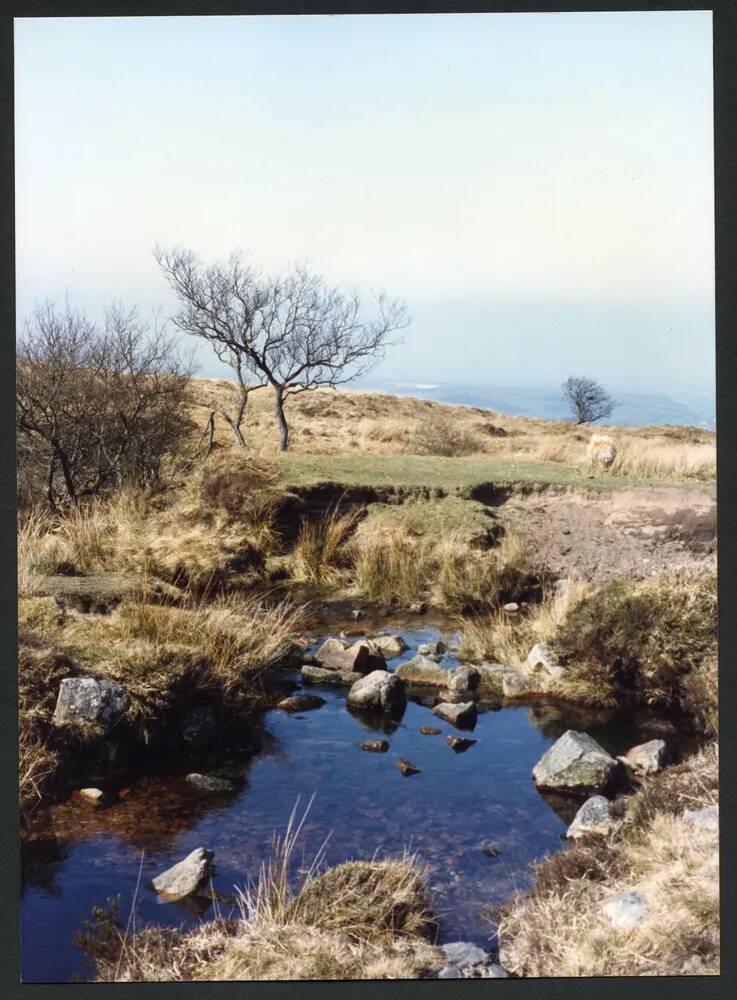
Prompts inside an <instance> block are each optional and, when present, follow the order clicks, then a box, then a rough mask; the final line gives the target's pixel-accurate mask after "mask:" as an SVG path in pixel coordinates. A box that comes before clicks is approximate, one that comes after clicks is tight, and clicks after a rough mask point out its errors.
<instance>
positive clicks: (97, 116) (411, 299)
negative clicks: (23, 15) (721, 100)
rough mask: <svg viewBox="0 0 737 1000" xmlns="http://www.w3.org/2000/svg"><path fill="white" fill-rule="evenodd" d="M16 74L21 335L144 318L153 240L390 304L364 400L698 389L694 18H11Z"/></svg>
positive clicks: (704, 16)
mask: <svg viewBox="0 0 737 1000" xmlns="http://www.w3.org/2000/svg"><path fill="white" fill-rule="evenodd" d="M15 58H16V83H15V92H16V96H15V102H16V105H15V106H16V113H15V141H16V234H17V236H16V238H17V246H16V266H17V310H18V317H19V322H21V321H22V320H23V319H24V317H26V316H27V315H28V314H29V313H30V311H31V310H32V308H33V306H34V303H36V302H41V301H45V300H52V301H57V302H60V303H63V301H64V299H65V297H67V298H68V299H69V301H70V302H71V303H72V304H73V305H76V306H79V307H82V308H84V309H85V310H86V311H87V312H88V314H89V315H90V316H93V317H97V316H100V315H101V314H102V310H103V309H104V306H105V304H106V303H109V302H110V301H111V300H113V299H116V300H120V301H123V302H125V303H127V304H137V305H138V307H139V310H140V312H141V314H142V315H143V316H144V317H149V316H151V315H153V313H154V312H155V311H160V312H161V313H162V314H163V315H167V314H168V313H169V312H170V311H172V309H173V307H174V302H173V300H172V298H171V295H170V293H169V291H168V289H167V287H166V285H165V282H164V280H163V278H162V276H161V274H160V273H159V271H158V268H157V265H156V263H155V261H154V258H153V248H154V246H155V245H157V244H158V245H161V246H163V247H173V246H184V247H188V248H190V249H193V250H195V251H196V252H197V253H198V254H200V255H201V256H202V257H203V258H204V259H205V260H215V259H220V258H223V257H226V256H227V255H228V254H229V253H230V252H231V251H232V250H233V249H236V248H241V249H243V250H244V251H246V252H247V253H248V254H249V255H250V257H251V260H252V261H253V262H254V263H256V264H258V265H259V266H261V267H263V268H264V269H265V270H266V271H268V272H272V271H282V270H283V269H284V268H285V267H287V266H289V265H290V264H292V263H294V262H306V263H307V264H308V266H309V267H310V268H312V269H314V270H316V271H319V272H321V273H323V274H324V275H325V277H326V279H327V280H328V281H329V282H330V283H333V284H339V285H345V286H346V287H350V288H353V287H357V288H358V289H359V291H360V292H361V294H362V295H363V296H364V298H365V300H366V301H367V303H369V304H370V302H371V300H372V295H373V293H374V292H376V291H381V290H384V291H386V292H387V293H388V294H389V295H391V296H397V297H400V298H402V299H404V300H405V301H406V302H407V305H408V308H409V311H410V313H411V315H412V323H411V326H410V327H409V328H408V329H407V330H406V331H405V332H404V334H403V342H402V343H401V344H398V345H395V346H394V347H392V348H391V349H390V350H389V351H388V352H387V356H386V359H385V360H384V361H383V362H382V364H381V366H380V368H378V369H377V371H376V373H375V375H376V377H377V378H379V377H385V378H397V379H399V378H401V379H407V378H409V379H412V380H417V381H422V380H430V381H436V380H440V379H445V380H453V381H464V380H466V381H483V382H487V383H504V382H513V383H514V384H521V383H526V382H529V383H541V382H551V383H553V382H556V381H560V380H561V379H562V378H563V377H565V376H567V375H569V374H587V375H590V376H592V377H594V378H598V379H600V380H602V381H603V382H604V383H605V384H607V385H609V384H611V385H614V386H624V387H625V388H632V389H637V388H649V387H659V386H660V387H664V388H667V387H672V386H676V385H693V386H696V385H698V386H702V385H703V386H709V385H711V384H712V383H713V380H714V249H713V208H714V206H713V133H712V69H711V66H712V52H711V14H710V13H709V12H703V11H688V12H675V11H668V12H647V13H646V12H640V13H588V14H576V13H569V14H565V13H562V14H553V13H550V14H479V15H477V14H467V15H464V14H437V15H433V14H430V15H384V16H332V17H330V16H292V17H286V16H269V17H245V16H243V17H192V18H189V17H171V18H163V17H138V18H46V19H42V18H38V19H18V20H16V22H15ZM198 359H199V361H200V364H201V372H200V373H201V374H203V375H210V376H215V375H221V374H222V375H227V371H226V370H224V369H223V368H222V366H220V364H219V362H217V360H216V359H215V358H214V357H213V356H212V355H211V353H210V351H209V348H207V347H205V348H204V349H203V350H202V351H201V352H199V354H198Z"/></svg>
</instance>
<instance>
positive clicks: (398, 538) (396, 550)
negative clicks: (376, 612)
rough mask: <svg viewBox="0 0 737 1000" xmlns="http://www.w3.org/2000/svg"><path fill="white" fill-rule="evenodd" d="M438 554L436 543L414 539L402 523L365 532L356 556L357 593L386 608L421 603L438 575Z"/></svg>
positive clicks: (423, 538)
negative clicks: (435, 575)
mask: <svg viewBox="0 0 737 1000" xmlns="http://www.w3.org/2000/svg"><path fill="white" fill-rule="evenodd" d="M435 550H436V544H435V542H434V540H432V539H429V538H425V537H414V536H412V535H411V534H410V533H409V532H408V531H407V530H405V527H404V525H403V524H402V523H401V522H400V523H398V524H394V525H389V526H386V527H380V526H374V527H373V528H372V529H371V530H367V531H365V532H362V533H361V535H360V538H358V539H356V544H355V548H354V552H353V580H354V587H355V591H356V593H357V594H360V595H361V596H362V597H365V598H367V599H368V600H370V601H376V602H377V603H385V604H391V603H398V604H402V605H408V604H412V603H413V602H414V601H418V600H420V599H421V598H423V597H424V596H425V595H426V593H427V589H428V586H429V584H430V582H431V581H432V579H433V576H434V573H435V569H436V566H437V557H436V551H435Z"/></svg>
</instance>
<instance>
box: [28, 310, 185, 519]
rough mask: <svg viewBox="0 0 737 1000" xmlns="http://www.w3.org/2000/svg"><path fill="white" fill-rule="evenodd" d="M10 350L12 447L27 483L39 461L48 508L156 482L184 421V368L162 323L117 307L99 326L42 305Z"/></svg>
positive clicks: (178, 439) (70, 312)
mask: <svg viewBox="0 0 737 1000" xmlns="http://www.w3.org/2000/svg"><path fill="white" fill-rule="evenodd" d="M17 359H18V360H17V374H16V418H17V429H18V437H19V443H20V445H21V447H20V449H19V451H20V452H21V454H22V455H23V456H24V461H27V462H28V463H30V464H31V465H32V466H33V469H32V470H29V475H28V477H27V478H28V481H29V482H31V481H32V480H34V478H35V480H36V481H37V479H38V475H39V467H40V466H41V465H42V466H43V468H44V470H45V471H44V481H45V494H46V499H47V501H48V503H49V505H50V506H51V507H52V508H54V509H57V508H58V507H59V506H60V505H62V504H68V505H72V506H74V505H76V504H77V503H79V501H80V500H82V499H83V498H85V497H90V496H96V495H98V494H100V493H102V492H104V491H105V490H108V489H111V488H114V487H117V486H120V485H121V484H122V483H124V482H134V483H136V484H138V485H140V486H151V485H154V484H155V483H157V482H160V481H161V478H162V470H163V464H164V463H165V462H166V460H167V459H168V458H170V457H171V456H172V455H173V454H174V453H175V451H176V449H177V447H178V445H179V444H180V443H181V441H182V439H183V438H184V436H185V435H186V434H187V433H188V432H189V429H190V426H191V425H190V422H189V420H188V418H187V413H186V394H187V389H188V384H189V377H190V374H191V370H190V368H189V366H188V365H187V364H186V362H185V361H183V359H182V358H181V357H180V356H179V354H178V352H177V350H176V346H175V344H174V341H173V340H172V339H170V338H169V337H167V336H166V335H165V334H164V333H163V331H161V330H159V329H158V328H157V327H154V329H153V330H149V329H148V328H147V327H144V326H143V325H141V324H140V323H139V321H138V319H137V317H136V313H135V310H129V311H126V310H125V309H123V308H122V307H121V306H113V307H112V308H111V309H110V310H109V311H108V312H107V314H106V319H105V327H104V329H102V330H101V329H99V328H98V327H97V326H95V324H94V323H92V322H91V321H90V320H88V319H87V318H86V317H85V316H84V315H83V314H82V313H79V312H76V311H74V310H73V309H71V308H70V307H69V306H68V305H67V307H66V308H65V310H64V312H63V313H62V312H58V311H57V310H56V308H55V307H54V306H53V305H46V306H43V307H37V308H36V310H35V311H34V313H33V315H32V317H31V319H30V320H29V321H28V322H27V323H26V325H25V329H24V331H23V334H22V335H21V337H20V338H19V343H18V351H17Z"/></svg>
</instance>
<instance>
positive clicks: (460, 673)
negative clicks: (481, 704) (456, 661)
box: [447, 666, 481, 691]
mask: <svg viewBox="0 0 737 1000" xmlns="http://www.w3.org/2000/svg"><path fill="white" fill-rule="evenodd" d="M480 679H481V675H480V674H479V672H478V670H477V669H476V668H475V667H468V666H461V667H452V668H451V669H450V670H449V671H448V676H447V685H448V690H449V691H474V690H475V689H476V688H477V687H478V685H479V681H480Z"/></svg>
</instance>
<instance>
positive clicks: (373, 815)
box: [22, 627, 653, 982]
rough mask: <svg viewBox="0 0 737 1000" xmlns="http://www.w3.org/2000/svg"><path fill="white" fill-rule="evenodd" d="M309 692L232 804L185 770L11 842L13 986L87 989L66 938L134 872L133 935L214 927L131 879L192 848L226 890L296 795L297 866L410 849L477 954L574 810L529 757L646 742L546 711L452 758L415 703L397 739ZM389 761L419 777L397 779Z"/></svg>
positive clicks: (233, 767)
mask: <svg viewBox="0 0 737 1000" xmlns="http://www.w3.org/2000/svg"><path fill="white" fill-rule="evenodd" d="M401 631H402V634H403V635H404V636H405V638H406V640H407V641H408V642H409V643H410V644H411V646H412V648H411V649H410V650H409V651H408V652H407V653H406V654H405V655H404V657H403V658H404V659H406V658H410V657H411V656H413V655H414V652H415V649H416V645H417V644H418V643H419V642H423V641H426V640H427V639H428V638H435V637H436V636H437V635H438V631H437V629H434V628H432V627H426V628H423V629H420V630H417V629H415V630H409V629H407V628H404V629H402V630H401ZM397 662H399V661H397V660H394V661H392V662H391V664H390V666H394V665H396V664H397ZM453 663H454V661H453V660H452V658H447V659H446V660H445V661H444V664H445V665H448V666H452V665H453ZM310 690H314V691H315V692H316V693H319V694H321V695H322V696H323V697H324V698H325V699H326V704H325V705H324V706H323V707H322V708H320V709H318V710H314V711H310V712H305V713H303V714H300V715H296V716H295V715H291V716H290V715H287V714H285V713H283V712H280V711H275V712H272V713H271V714H270V716H269V717H268V721H267V726H268V729H269V731H270V733H271V734H272V737H273V741H272V742H271V744H270V748H269V749H267V750H266V751H264V752H263V753H261V754H260V755H258V756H257V757H256V758H253V759H244V760H241V761H238V760H231V761H230V762H229V770H228V773H229V775H230V776H231V777H236V778H237V782H238V789H239V790H238V791H237V793H235V794H233V795H230V796H226V797H225V798H223V797H217V798H212V797H203V796H201V795H198V794H197V793H194V792H193V791H191V790H190V789H189V786H187V785H186V783H185V782H184V774H185V773H187V771H191V770H193V767H192V764H191V762H190V763H189V764H188V766H187V768H186V771H185V772H183V773H182V774H181V775H176V774H175V775H168V776H159V777H147V778H146V777H144V778H141V779H139V780H138V781H137V782H136V783H135V784H133V786H132V788H131V791H130V793H129V794H128V795H127V797H126V798H125V799H124V800H123V801H121V802H120V803H118V804H116V805H114V806H112V807H111V808H109V809H107V810H105V811H102V812H95V811H93V810H91V809H89V808H86V807H84V806H82V805H80V804H77V803H74V802H70V803H67V804H64V805H61V806H57V807H55V808H54V809H53V810H52V811H51V813H50V816H49V817H48V822H46V823H45V824H44V826H43V827H42V828H41V829H40V830H39V831H37V832H36V833H35V834H34V838H33V839H30V840H28V841H27V842H26V843H25V844H24V846H23V865H22V879H23V899H22V967H23V977H24V980H25V981H27V982H29V981H35V982H39V981H46V982H49V981H51V982H68V981H69V980H70V979H72V978H74V977H80V978H82V979H84V978H88V977H89V976H90V969H89V968H88V967H87V965H86V963H85V959H84V956H83V953H82V951H81V949H80V948H79V947H78V946H77V945H76V944H75V942H74V938H75V934H76V932H77V931H78V930H79V929H80V927H81V925H82V923H83V921H85V920H86V919H88V918H89V916H90V913H91V910H92V907H93V906H99V905H105V903H106V901H107V900H108V898H109V897H111V896H117V895H119V896H120V899H121V907H120V908H121V913H122V915H123V917H124V919H127V916H128V913H129V911H130V909H131V904H132V901H133V898H134V895H135V892H136V884H137V882H138V881H139V872H140V888H139V891H138V895H137V905H136V915H137V916H136V919H137V921H138V924H139V925H140V924H142V923H147V922H157V923H164V924H172V925H181V924H191V923H193V922H195V921H197V920H198V919H199V918H200V917H205V918H208V917H209V916H212V910H211V909H206V908H205V909H203V906H202V905H200V906H199V907H198V904H194V903H189V904H185V905H183V904H173V903H166V904H164V903H159V902H158V901H157V897H156V896H155V894H154V893H153V891H151V890H149V889H147V888H145V883H146V882H147V881H148V880H149V879H151V878H152V877H153V876H154V875H156V874H158V873H159V872H161V871H163V870H164V869H165V868H168V867H169V866H170V865H171V864H173V863H174V862H176V861H178V860H181V858H182V857H184V856H185V855H186V854H187V853H188V852H189V851H191V850H193V849H194V848H196V847H199V846H202V847H206V848H210V849H211V850H213V851H214V852H215V863H216V873H215V876H214V878H213V885H214V888H215V889H216V890H217V891H218V892H220V893H224V894H231V895H232V893H233V888H234V886H237V885H243V884H244V882H245V881H246V880H247V879H248V878H249V877H252V878H255V877H256V876H257V874H258V868H259V865H260V863H261V862H262V861H264V860H266V859H268V857H269V855H270V850H271V839H272V835H273V833H274V831H275V830H276V831H277V832H278V833H279V832H282V831H283V830H284V828H285V826H286V823H287V820H288V818H289V815H290V813H291V812H292V809H293V808H294V806H295V802H296V801H297V799H298V797H299V798H300V803H301V807H304V806H305V805H306V804H307V801H308V800H309V799H310V798H311V797H312V796H313V795H314V800H313V802H312V806H311V808H310V811H309V814H308V816H307V820H306V822H305V825H304V831H303V836H302V851H303V862H304V863H305V864H307V863H309V861H311V859H312V858H313V857H314V855H315V853H316V851H317V850H318V848H319V847H320V845H321V844H323V842H324V841H325V838H326V837H328V838H329V839H328V841H327V845H326V850H325V859H326V861H327V863H328V864H335V863H337V862H340V861H343V860H346V859H348V858H372V857H373V856H374V855H376V856H378V857H382V856H386V855H396V854H397V853H401V852H402V851H403V850H404V849H405V848H408V849H410V850H412V851H414V852H417V854H418V855H419V857H420V859H421V860H422V861H423V862H424V863H425V864H426V866H427V869H428V872H429V886H430V890H431V893H432V900H433V903H434V905H435V907H436V909H437V910H438V911H439V913H440V916H441V939H442V940H444V941H449V940H450V941H452V940H457V939H464V940H472V941H475V942H477V943H479V944H481V945H486V946H487V947H488V946H489V944H490V940H491V926H490V924H489V922H488V920H487V919H485V918H484V915H483V911H484V910H486V909H488V908H490V907H495V906H498V905H499V904H501V903H503V902H505V901H506V900H507V899H509V898H510V896H511V895H512V894H513V893H514V892H515V891H516V890H521V889H524V888H525V887H527V886H528V885H529V884H530V863H531V862H532V861H533V860H535V859H538V858H540V857H542V856H543V855H545V854H548V853H551V852H553V851H556V850H559V849H560V848H561V847H562V846H563V840H562V835H563V834H564V831H565V829H566V825H567V821H568V820H570V818H571V816H572V814H573V812H575V804H573V803H571V802H566V801H565V800H564V801H562V802H556V801H553V800H547V799H545V798H544V797H543V796H542V795H540V794H539V793H538V792H537V791H536V790H535V787H534V785H533V783H532V778H531V771H532V768H533V766H534V764H535V763H536V762H537V760H538V759H539V758H540V756H541V755H542V753H543V752H544V751H545V750H546V748H547V747H548V746H550V744H551V743H552V742H554V740H555V739H556V738H557V737H558V736H559V735H561V733H563V732H564V731H565V730H566V729H569V728H575V729H585V730H586V731H587V732H589V733H591V735H593V736H594V737H595V738H596V739H598V740H599V741H600V742H601V743H602V744H603V745H604V746H605V747H606V748H607V749H608V750H610V751H611V752H622V751H623V750H625V749H627V748H628V747H630V746H632V745H633V744H634V743H636V742H642V740H643V739H646V738H651V737H652V735H653V734H652V733H647V732H645V731H643V730H642V729H640V728H638V727H637V726H636V725H634V724H633V723H632V721H629V722H627V723H621V722H619V723H616V724H615V723H614V722H612V721H611V720H609V721H607V720H602V719H601V718H597V717H594V716H582V714H581V713H580V712H573V711H567V710H563V709H561V708H560V707H554V706H537V707H529V706H527V707H516V708H505V709H503V710H501V711H492V710H488V711H481V714H480V715H479V719H478V723H477V725H476V727H475V730H474V732H473V734H472V735H473V737H474V738H475V739H476V740H478V742H477V743H476V745H474V746H472V747H471V748H470V749H469V750H468V751H466V752H465V753H455V752H454V751H453V750H451V748H450V747H449V746H448V745H447V743H446V741H445V738H444V737H445V734H446V733H453V732H457V731H456V730H454V729H453V727H452V726H449V725H447V724H446V723H444V722H442V721H440V720H438V719H437V718H436V717H435V716H433V715H432V714H431V711H430V708H429V707H427V706H425V705H421V704H416V703H414V702H410V703H409V704H408V706H407V710H406V712H405V713H404V716H403V717H402V719H401V721H399V722H398V723H397V724H396V728H394V727H392V726H386V725H385V726H384V727H383V731H382V732H380V733H379V732H377V731H376V730H375V729H372V728H371V724H370V723H369V722H367V721H365V720H361V719H359V718H356V717H354V716H353V715H352V714H351V713H350V712H348V711H347V709H346V707H345V700H344V699H345V691H344V690H342V689H331V688H320V689H318V688H312V689H310ZM481 707H482V709H483V706H481ZM422 725H437V726H438V727H439V728H441V729H442V730H443V735H442V736H423V735H421V734H420V732H419V728H420V726H422ZM387 730H389V731H388V732H387ZM465 735H469V734H465ZM373 736H380V737H382V738H385V739H387V740H388V741H389V742H390V749H389V751H388V752H387V753H383V754H379V753H367V752H365V751H362V750H360V749H359V748H358V745H357V744H358V743H359V742H360V741H361V740H362V739H366V738H370V737H373ZM399 757H405V758H407V759H409V760H410V761H412V762H413V763H415V764H417V765H418V766H419V767H420V769H421V773H419V774H416V775H414V776H411V777H404V776H403V775H402V774H400V772H399V770H398V769H397V766H396V762H397V758H399ZM203 770H204V768H203ZM559 813H560V815H559ZM489 843H493V844H494V845H495V846H496V847H498V848H499V849H500V853H499V854H498V856H496V857H488V856H486V855H485V854H484V853H483V850H482V847H483V846H484V845H487V844H489ZM203 905H204V904H203ZM220 906H221V910H222V912H223V914H224V915H227V914H228V913H229V912H230V909H231V907H230V904H227V903H225V904H222V903H221V904H220Z"/></svg>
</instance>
